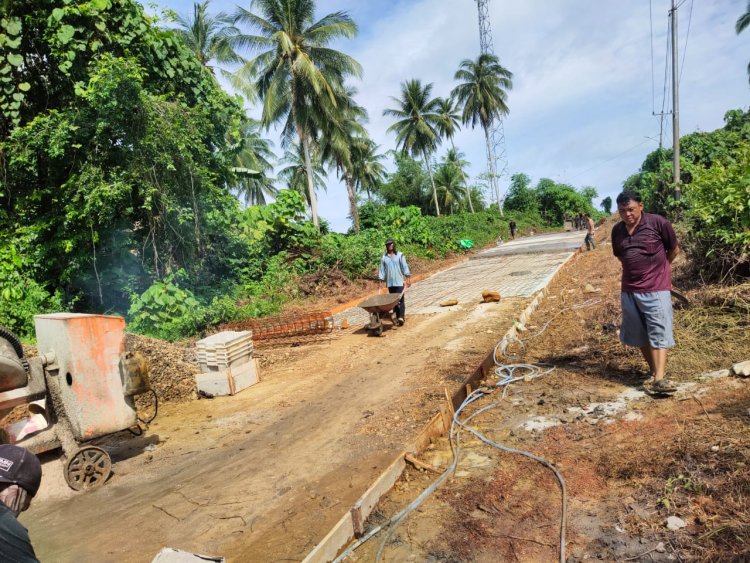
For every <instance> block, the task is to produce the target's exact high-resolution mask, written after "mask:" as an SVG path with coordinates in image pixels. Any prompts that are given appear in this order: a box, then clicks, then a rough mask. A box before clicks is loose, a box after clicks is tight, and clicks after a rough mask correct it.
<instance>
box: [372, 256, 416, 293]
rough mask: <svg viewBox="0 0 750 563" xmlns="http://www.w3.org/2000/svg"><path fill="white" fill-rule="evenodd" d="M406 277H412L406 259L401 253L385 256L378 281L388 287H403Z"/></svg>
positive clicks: (379, 270) (381, 261)
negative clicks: (383, 282)
mask: <svg viewBox="0 0 750 563" xmlns="http://www.w3.org/2000/svg"><path fill="white" fill-rule="evenodd" d="M404 276H411V272H410V271H409V265H408V264H407V263H406V258H404V255H403V254H401V253H400V252H396V254H383V258H381V260H380V268H378V279H379V280H380V281H385V285H386V287H403V285H404Z"/></svg>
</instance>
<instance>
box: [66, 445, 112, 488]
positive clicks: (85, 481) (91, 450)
mask: <svg viewBox="0 0 750 563" xmlns="http://www.w3.org/2000/svg"><path fill="white" fill-rule="evenodd" d="M111 472H112V459H111V458H110V457H109V454H108V453H107V452H105V451H104V450H103V449H101V448H97V447H96V446H83V447H82V448H79V449H78V450H76V451H75V453H74V454H73V455H71V456H70V458H69V459H68V461H67V462H66V463H65V481H67V483H68V485H69V486H70V488H71V489H73V490H75V491H88V490H90V489H96V488H97V487H100V486H102V485H103V484H104V482H105V481H106V480H107V479H108V478H109V474H110V473H111Z"/></svg>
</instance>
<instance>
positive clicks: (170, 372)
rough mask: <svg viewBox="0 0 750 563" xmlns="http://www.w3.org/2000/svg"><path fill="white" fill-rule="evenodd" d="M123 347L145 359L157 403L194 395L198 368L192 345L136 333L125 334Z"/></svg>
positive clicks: (179, 399) (189, 398) (187, 399)
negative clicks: (138, 353)
mask: <svg viewBox="0 0 750 563" xmlns="http://www.w3.org/2000/svg"><path fill="white" fill-rule="evenodd" d="M125 347H126V349H128V350H130V351H132V352H140V353H141V354H143V355H144V356H146V359H148V362H149V368H150V369H149V377H150V379H151V387H152V389H153V390H154V391H156V394H157V396H158V397H159V401H160V402H166V401H171V402H182V401H189V400H192V399H195V398H196V388H195V376H196V375H197V374H198V373H200V370H199V369H198V362H197V360H196V357H195V349H194V348H193V347H187V346H185V345H181V344H175V343H172V342H166V341H164V340H157V339H156V338H150V337H148V336H141V335H138V334H128V335H127V339H126V344H125Z"/></svg>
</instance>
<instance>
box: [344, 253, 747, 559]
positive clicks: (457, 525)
mask: <svg viewBox="0 0 750 563" xmlns="http://www.w3.org/2000/svg"><path fill="white" fill-rule="evenodd" d="M679 271H680V267H678V275H677V276H676V281H677V283H678V284H680V286H681V287H686V288H688V291H687V292H686V293H687V295H688V296H689V297H690V298H691V300H692V306H690V307H686V308H678V309H677V310H676V311H675V333H676V338H677V347H676V348H675V350H674V351H673V352H672V354H671V355H670V359H669V366H668V376H669V377H670V378H672V379H674V380H676V381H677V382H680V384H681V389H680V391H679V392H678V393H677V394H676V395H675V396H674V397H672V398H652V397H650V396H648V395H646V394H645V393H644V392H643V388H642V385H641V384H642V382H643V380H644V379H645V378H646V376H647V374H646V372H645V363H644V362H643V360H642V359H641V357H640V355H639V354H638V353H637V352H634V351H633V350H628V349H626V348H624V347H622V346H621V345H620V344H619V342H618V335H617V327H618V326H619V322H620V319H619V286H618V282H619V272H620V267H619V263H618V262H617V260H616V259H614V258H613V257H612V255H611V248H610V247H609V246H607V245H606V244H605V245H603V246H600V248H599V249H598V250H597V251H596V252H591V253H586V254H584V255H582V256H581V257H580V259H579V260H577V262H576V263H575V264H574V265H573V266H572V267H571V268H569V269H568V270H567V271H566V272H564V273H563V274H562V275H561V276H559V277H558V279H557V280H556V281H555V282H553V284H552V286H551V288H550V289H551V291H550V294H549V296H548V298H547V299H546V300H545V301H544V302H543V304H542V306H541V307H540V308H539V309H538V310H537V311H536V313H535V314H534V315H533V317H532V319H531V321H529V323H527V324H528V326H527V327H526V328H527V330H526V331H525V332H523V333H522V340H523V342H524V347H523V348H521V347H520V346H518V345H516V347H515V348H514V350H515V351H517V352H518V357H516V358H503V359H502V360H503V362H504V363H520V362H528V363H534V364H538V365H545V366H554V367H555V369H554V371H552V372H551V373H549V374H547V375H544V376H542V377H540V378H538V379H534V380H532V381H528V382H526V381H521V382H518V383H514V384H512V385H511V386H510V387H509V390H508V394H507V396H506V397H505V398H503V399H501V398H500V393H499V392H494V393H491V394H488V395H487V396H485V397H483V398H482V399H480V400H478V401H477V402H476V403H474V404H472V405H471V406H469V407H468V408H467V409H466V411H465V413H466V415H469V414H471V413H473V412H476V411H477V410H478V409H479V408H482V407H484V406H487V405H489V404H491V403H493V402H497V406H496V407H495V408H492V409H490V410H488V411H487V412H485V413H483V414H481V415H479V416H478V417H477V418H476V419H474V420H472V422H471V424H472V426H474V427H475V428H477V429H478V430H479V431H481V432H482V433H483V434H484V435H485V436H486V437H488V438H490V439H491V440H492V441H494V442H496V443H499V444H502V445H505V446H510V447H512V448H516V449H519V450H523V451H528V452H531V453H533V454H535V455H537V456H541V457H542V458H544V459H546V460H548V461H550V462H551V463H553V464H554V465H555V466H556V467H557V468H558V470H559V471H560V473H561V474H562V476H563V478H564V480H565V482H566V487H567V496H568V498H567V525H566V546H565V547H566V557H567V560H568V561H583V560H603V561H748V560H750V472H748V463H749V462H750V432H748V425H749V424H750V380H746V379H739V378H737V377H731V376H725V374H723V373H714V374H711V375H708V376H707V375H705V374H707V373H709V372H713V371H715V370H720V369H723V368H728V367H730V366H731V364H732V363H733V362H738V361H742V360H746V359H750V286H749V285H747V284H746V285H744V286H741V287H735V288H724V289H721V288H716V287H713V288H712V287H702V288H701V287H697V285H696V287H691V284H692V283H693V282H692V281H691V280H692V279H693V278H692V277H691V276H690V275H689V274H688V273H686V270H685V269H684V264H683V266H682V271H683V272H685V273H683V274H682V275H680V273H679ZM587 283H588V284H591V285H592V286H594V287H593V289H595V290H598V291H595V292H591V293H587V292H586V291H585V287H586V284H587ZM589 289H591V288H589ZM452 459H453V455H452V453H451V448H450V445H449V442H448V440H447V438H445V437H444V438H441V439H440V440H437V441H435V443H433V444H432V445H431V446H430V447H429V448H428V450H427V451H426V452H424V454H423V455H422V461H423V462H425V463H427V464H429V465H431V466H432V467H434V469H435V470H436V471H429V470H427V471H425V470H423V469H419V470H418V469H416V468H414V467H412V466H410V465H408V466H407V471H406V472H405V473H404V475H403V477H402V479H401V480H400V481H399V482H398V483H397V485H396V486H395V488H394V489H393V490H392V492H391V493H390V494H389V495H388V496H387V497H386V498H384V499H383V501H382V502H381V504H380V505H379V506H378V508H377V509H376V511H375V512H374V513H373V515H372V517H371V518H370V520H369V522H368V527H369V528H372V527H374V526H376V525H379V524H383V523H384V522H386V521H387V520H388V519H389V518H390V517H391V516H392V515H393V514H395V513H397V512H398V511H399V510H401V509H402V508H403V507H405V506H406V505H407V504H409V503H410V502H412V501H413V500H414V499H415V498H416V497H417V495H418V494H419V493H420V492H422V491H423V490H424V489H425V488H426V487H427V486H428V485H429V484H430V483H432V482H433V481H434V480H435V479H436V478H437V475H438V473H439V472H440V471H443V470H445V468H446V467H448V465H449V464H450V463H451V461H452ZM561 507H562V499H561V490H560V485H559V483H558V481H557V480H556V478H555V476H554V475H553V473H552V471H551V470H550V469H549V468H547V467H544V466H543V465H541V464H540V463H538V462H537V461H534V460H531V459H528V458H525V457H522V456H519V455H514V454H509V453H506V452H502V451H500V450H498V449H494V448H492V447H490V446H487V445H486V444H484V443H482V442H480V441H479V440H477V439H476V438H473V437H472V436H471V435H469V434H468V433H467V432H464V433H463V434H462V446H461V450H460V462H459V465H458V467H457V470H456V472H455V473H454V474H452V475H451V477H450V479H449V481H448V482H446V483H445V484H443V485H442V486H441V487H440V488H439V489H438V490H437V491H436V492H435V493H434V494H432V495H431V496H430V497H429V498H428V499H427V500H426V501H425V502H424V504H422V505H421V506H420V507H419V508H418V509H416V510H415V511H413V512H412V513H411V514H410V516H409V517H408V518H407V519H406V520H404V521H403V522H402V523H401V524H400V526H399V527H398V528H396V529H394V530H392V532H391V533H392V535H391V536H390V537H385V532H382V533H380V534H379V535H377V536H375V537H374V538H373V539H371V540H370V541H369V542H368V543H366V544H365V545H363V546H362V547H360V548H359V550H358V551H357V552H355V554H354V555H353V556H351V559H350V560H354V561H374V560H375V559H376V555H377V553H378V551H379V550H382V559H381V560H382V561H456V562H458V561H477V562H496V561H530V562H531V561H554V560H557V557H558V554H559V545H560V535H559V531H560V525H561ZM670 517H676V518H679V521H678V520H674V519H673V522H675V523H676V524H677V526H679V528H678V529H675V530H670V529H668V527H667V523H668V519H670Z"/></svg>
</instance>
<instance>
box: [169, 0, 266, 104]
mask: <svg viewBox="0 0 750 563" xmlns="http://www.w3.org/2000/svg"><path fill="white" fill-rule="evenodd" d="M210 3H211V0H205V1H204V2H195V3H194V4H193V13H192V14H191V15H180V14H177V15H176V16H175V19H174V21H175V23H176V24H177V29H176V30H175V32H176V33H177V35H179V36H180V37H181V38H182V41H183V43H185V45H186V46H187V48H188V49H190V50H191V51H192V52H193V53H195V57H196V58H197V59H198V61H200V63H201V65H203V67H204V68H205V69H206V70H208V72H210V73H211V76H216V68H215V67H214V65H225V66H233V65H238V64H242V63H243V62H244V59H243V58H242V57H241V56H239V55H238V54H237V52H236V51H235V50H234V43H235V41H236V39H237V37H238V36H239V34H240V30H239V29H238V28H237V27H235V25H234V19H233V18H232V17H230V16H228V15H227V14H226V13H224V12H219V13H218V14H215V15H212V14H210V13H209V12H208V7H209V5H210ZM219 72H221V74H222V76H223V77H224V78H225V79H226V80H227V81H228V82H229V83H230V84H231V85H232V86H233V87H234V88H235V90H237V91H238V92H241V93H242V94H243V95H244V96H245V97H246V98H247V99H248V100H250V101H254V100H255V91H254V89H253V87H252V84H251V83H249V82H248V81H247V80H245V79H244V78H243V77H242V76H240V75H239V74H237V73H234V72H230V71H228V70H226V69H225V68H220V69H219Z"/></svg>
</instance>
